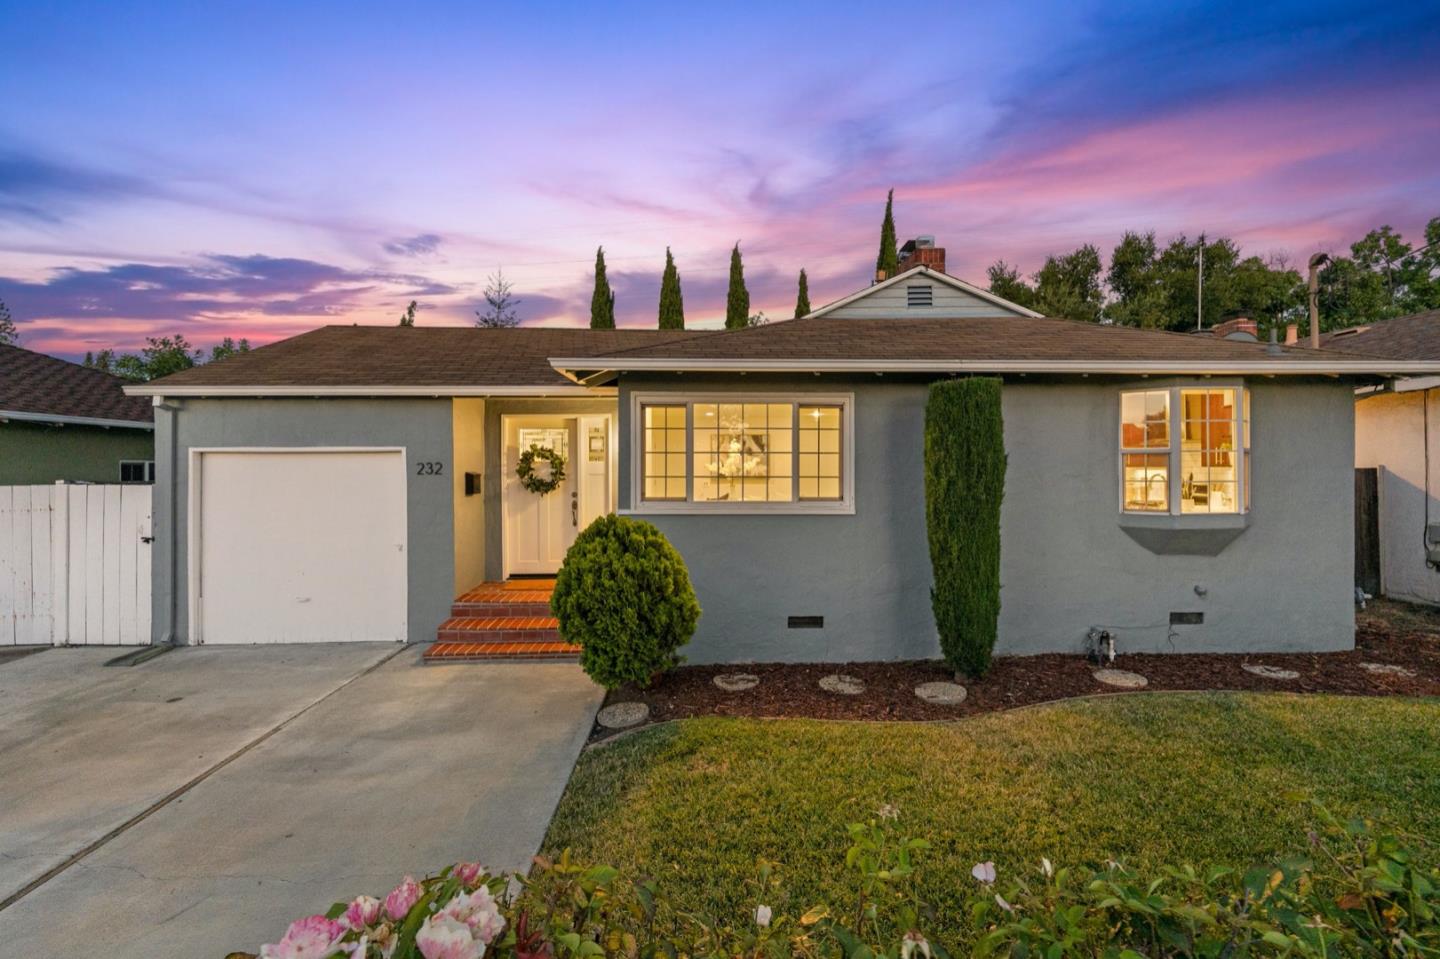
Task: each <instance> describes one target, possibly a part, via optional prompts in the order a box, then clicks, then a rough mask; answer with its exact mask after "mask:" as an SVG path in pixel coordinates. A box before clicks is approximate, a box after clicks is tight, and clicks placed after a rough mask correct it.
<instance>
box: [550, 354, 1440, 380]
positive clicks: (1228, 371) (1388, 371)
mask: <svg viewBox="0 0 1440 959" xmlns="http://www.w3.org/2000/svg"><path fill="white" fill-rule="evenodd" d="M550 362H551V364H552V365H553V366H554V367H555V368H556V369H557V370H559V371H560V372H562V373H564V374H565V375H566V376H570V377H571V378H574V379H577V380H578V381H581V382H593V381H594V379H595V378H596V377H599V376H601V375H610V376H613V375H614V374H617V373H622V372H696V373H760V372H768V373H1055V374H1137V375H1141V374H1144V375H1157V374H1158V375H1165V374H1188V375H1235V374H1243V373H1254V374H1263V375H1267V376H1270V375H1288V376H1316V375H1321V376H1410V375H1417V374H1440V362H1437V361H1408V362H1393V363H1381V362H1377V361H1375V360H1364V361H1359V360H1352V361H1336V360H1330V359H1327V360H1315V361H1312V360H1242V361H1235V360H1230V361H1217V360H1103V361H1100V360H866V359H855V360H836V359H804V358H795V359H774V360H771V359H764V360H757V359H751V360H735V359H673V358H672V359H666V358H663V357H636V358H625V359H618V358H614V357H611V358H609V359H608V360H607V361H606V365H605V366H604V367H603V368H600V367H598V366H597V364H596V362H595V358H594V357H556V358H554V359H552V360H551V361H550Z"/></svg>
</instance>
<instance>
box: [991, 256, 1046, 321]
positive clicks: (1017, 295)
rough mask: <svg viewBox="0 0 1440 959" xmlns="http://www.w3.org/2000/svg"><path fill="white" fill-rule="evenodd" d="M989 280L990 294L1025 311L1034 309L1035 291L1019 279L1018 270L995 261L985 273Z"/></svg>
mask: <svg viewBox="0 0 1440 959" xmlns="http://www.w3.org/2000/svg"><path fill="white" fill-rule="evenodd" d="M985 273H986V275H987V276H988V277H989V278H990V292H991V293H994V294H995V295H996V296H998V297H1002V298H1004V299H1007V300H1009V301H1010V302H1011V303H1014V304H1016V305H1018V306H1023V307H1026V308H1027V309H1034V308H1035V291H1034V289H1032V288H1031V287H1030V285H1029V284H1028V283H1026V282H1025V281H1024V280H1022V279H1021V278H1020V268H1019V267H1015V266H1011V265H1010V264H1008V263H1006V262H1005V261H1004V260H997V261H995V262H994V263H992V264H991V265H990V267H989V269H987V270H986V271H985Z"/></svg>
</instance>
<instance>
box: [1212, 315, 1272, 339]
mask: <svg viewBox="0 0 1440 959" xmlns="http://www.w3.org/2000/svg"><path fill="white" fill-rule="evenodd" d="M1211 332H1212V333H1214V334H1215V335H1216V336H1218V337H1220V338H1221V339H1222V340H1250V341H1252V342H1253V341H1256V340H1259V339H1260V324H1258V323H1256V322H1255V321H1254V320H1252V319H1250V318H1249V317H1248V316H1237V317H1235V318H1234V319H1231V320H1226V321H1225V322H1224V323H1216V324H1215V326H1214V328H1213V329H1212V330H1211Z"/></svg>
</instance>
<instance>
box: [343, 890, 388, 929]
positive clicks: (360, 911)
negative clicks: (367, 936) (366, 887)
mask: <svg viewBox="0 0 1440 959" xmlns="http://www.w3.org/2000/svg"><path fill="white" fill-rule="evenodd" d="M379 919H380V900H379V899H376V898H375V897H374V896H360V897H358V898H357V899H356V900H355V901H354V902H352V903H350V905H349V906H347V907H345V915H344V916H342V917H341V920H340V921H341V922H343V923H345V925H346V926H348V927H349V928H351V929H354V930H356V931H357V932H358V931H359V930H361V929H368V928H369V927H370V926H373V925H375V923H376V922H377V921H379Z"/></svg>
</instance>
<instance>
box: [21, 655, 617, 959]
mask: <svg viewBox="0 0 1440 959" xmlns="http://www.w3.org/2000/svg"><path fill="white" fill-rule="evenodd" d="M93 652H94V651H72V650H56V651H54V652H53V653H41V654H39V655H37V656H32V657H28V658H27V659H25V660H21V661H18V662H15V663H11V664H9V665H7V666H5V667H3V668H0V782H3V783H5V787H4V791H5V794H6V797H5V802H3V803H0V835H3V836H4V839H3V840H0V843H3V849H0V853H3V857H4V869H5V872H4V873H3V874H0V875H3V876H4V877H5V884H6V886H7V887H10V888H11V889H12V890H13V888H14V887H16V886H17V885H18V886H20V887H23V886H24V884H25V883H28V882H32V881H33V880H34V878H35V877H36V876H39V875H42V874H43V873H44V872H45V870H46V869H50V868H53V867H54V865H55V864H56V863H59V862H64V860H65V859H66V857H68V856H71V855H73V854H74V853H75V852H76V851H78V850H79V849H81V848H84V846H85V844H86V843H94V842H96V839H97V838H98V837H99V836H104V835H105V833H106V832H108V831H111V830H114V829H116V827H118V826H120V825H121V824H122V823H124V822H125V821H126V820H128V819H131V818H132V817H134V816H136V815H137V814H138V813H141V812H143V811H144V810H145V809H146V808H147V807H149V806H150V805H152V804H154V803H156V802H157V801H159V800H161V799H162V798H163V797H165V796H167V795H168V794H171V793H172V792H174V791H175V790H177V789H181V788H182V787H183V786H184V785H185V784H186V783H190V782H191V781H192V780H194V779H195V778H196V776H199V775H203V774H204V773H205V772H206V770H212V769H213V770H214V771H213V772H211V773H210V774H209V775H208V776H205V778H203V779H202V780H201V781H199V782H198V783H195V784H194V785H193V786H191V787H190V788H188V789H183V791H182V792H181V793H180V794H179V795H175V796H173V798H171V799H170V801H168V802H165V803H164V804H163V805H161V806H159V808H156V809H154V811H153V812H151V813H150V814H149V815H147V816H144V818H142V819H140V820H139V821H138V822H135V823H133V824H132V825H130V826H129V827H128V828H124V829H123V830H122V831H120V832H118V834H116V835H113V836H111V837H110V838H108V839H106V840H104V841H103V842H102V843H101V844H100V845H98V847H97V848H94V850H93V851H91V852H90V853H89V854H88V855H85V856H84V857H83V858H81V859H79V860H78V861H77V862H74V863H73V864H71V865H69V866H68V867H66V868H64V869H63V870H62V871H60V872H59V873H58V874H57V875H54V876H53V878H50V879H48V881H46V882H44V884H43V885H40V886H39V887H38V888H35V889H33V891H30V892H28V893H27V894H25V895H24V896H23V897H22V898H20V899H19V900H18V901H15V902H14V903H12V904H11V905H9V906H8V907H7V908H5V909H3V910H0V942H4V943H5V944H6V946H5V948H6V950H7V951H11V950H13V951H14V952H15V953H16V954H17V955H83V954H88V953H89V952H90V951H91V950H92V949H93V948H94V947H96V946H99V945H102V944H104V946H105V949H104V951H105V953H106V955H107V956H115V957H128V956H134V957H137V959H139V957H146V959H150V957H154V956H170V955H174V956H187V957H188V956H197V957H202V956H217V957H218V956H223V955H225V954H226V953H227V952H229V951H231V950H234V949H246V950H251V951H254V950H257V949H258V947H259V945H260V944H261V943H262V942H266V941H273V940H275V939H277V938H278V937H279V935H280V933H281V932H282V931H283V929H284V926H285V924H286V922H288V921H289V920H290V919H292V918H295V917H298V916H301V915H306V914H308V913H311V912H319V911H323V910H324V909H325V908H326V907H328V906H329V905H330V904H331V903H332V902H334V901H336V900H338V899H341V898H346V897H349V896H351V895H354V894H357V893H360V892H368V893H371V894H375V895H383V894H384V893H385V892H386V891H388V890H389V888H390V887H391V886H392V885H393V884H394V883H395V881H396V880H397V879H398V878H399V877H400V876H401V875H403V874H404V873H406V872H411V873H414V874H416V875H420V874H423V873H425V872H427V871H433V870H436V869H438V868H440V867H442V866H444V865H446V864H448V863H450V862H453V861H455V860H457V859H480V860H482V861H484V862H485V863H487V864H489V865H492V866H494V867H497V868H521V867H523V866H524V865H525V864H526V863H527V862H528V859H529V857H530V856H531V855H532V854H533V853H534V851H535V849H536V848H537V846H538V845H539V843H540V841H541V839H542V838H543V835H544V831H545V827H546V825H547V824H548V822H549V819H550V815H551V813H552V812H553V810H554V806H555V803H556V802H557V801H558V799H559V796H560V793H561V792H562V791H563V789H564V786H565V782H566V780H567V778H568V777H569V773H570V769H571V767H572V765H573V763H574V760H575V757H576V755H577V754H578V752H579V750H580V748H581V746H582V745H583V743H584V741H585V737H586V734H587V733H588V731H589V728H590V723H591V719H592V717H593V715H594V712H595V709H596V708H597V707H598V705H599V702H600V699H601V692H600V690H599V689H598V688H597V687H595V686H594V685H593V684H591V683H590V681H589V680H588V679H587V678H586V677H585V676H584V674H583V673H581V672H580V671H579V670H578V669H577V668H576V667H574V666H573V665H550V664H545V665H495V666H438V667H437V666H427V667H421V666H420V665H419V656H420V650H419V649H415V648H405V649H402V650H401V651H400V652H399V654H398V655H394V654H395V653H396V647H394V646H384V647H377V646H368V647H363V648H362V647H356V646H334V647H289V648H284V647H250V648H246V649H228V650H221V649H203V650H201V649H197V650H181V651H177V652H173V653H168V654H166V655H165V656H162V657H160V658H158V659H156V660H153V661H152V662H150V663H147V664H145V665H143V666H139V667H135V668H133V669H105V670H103V673H104V674H119V676H117V677H116V678H114V679H111V678H110V677H109V676H108V675H101V676H98V677H94V676H92V675H90V674H92V673H94V672H96V671H97V667H96V665H95V664H94V663H91V662H89V661H86V662H84V663H83V664H82V666H81V667H80V668H78V669H76V670H75V672H76V674H77V675H76V676H75V677H72V680H71V682H69V683H67V682H66V681H65V679H64V677H63V675H57V673H63V672H64V669H63V668H57V667H54V666H51V665H50V664H44V665H45V667H46V668H44V669H39V668H36V667H38V666H39V665H41V663H42V661H44V660H46V659H47V658H49V659H55V658H59V657H66V656H75V655H80V656H84V657H88V656H89V655H90V654H91V653H93ZM392 655H393V658H389V659H386V657H387V656H392ZM232 657H234V660H235V661H233V662H232V661H231V658H232ZM97 659H98V657H97ZM272 660H273V662H272ZM27 664H30V665H31V666H32V674H34V675H31V676H30V677H28V681H26V680H24V679H21V678H19V677H16V676H13V675H10V674H11V673H12V671H14V670H17V669H19V668H20V667H22V666H25V665H27ZM377 664H378V665H377ZM176 696H179V697H180V699H179V700H178V701H174V702H170V701H169V700H172V699H173V698H174V697H176ZM192 698H198V699H200V700H201V701H202V703H201V704H192V706H191V707H189V709H190V711H189V712H182V711H180V710H179V707H182V706H184V704H185V703H186V702H188V701H190V700H191V699H192ZM167 710H175V712H173V713H172V712H167ZM297 714H298V715H297ZM15 716H18V717H19V720H18V723H17V721H16V719H15V718H13V717H15ZM257 739H259V740H260V741H259V742H258V743H257V742H256V740H257ZM237 752H238V755H236V753H237ZM220 763H223V765H221V766H220V768H218V769H215V768H214V767H215V766H216V764H220ZM147 784H148V785H147ZM47 796H48V797H49V798H50V801H51V802H52V803H53V806H54V813H55V814H54V815H53V816H51V817H48V818H47V817H46V815H45V808H46V805H47V801H46V798H45V797H47ZM12 797H18V798H19V800H20V808H19V809H18V810H17V809H15V808H14V807H12V806H11V802H10V800H11V798H12ZM12 835H14V836H17V837H19V840H18V841H16V840H14V839H12V838H11V837H12ZM12 847H14V848H13V849H12ZM9 894H13V891H12V892H7V895H9Z"/></svg>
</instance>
